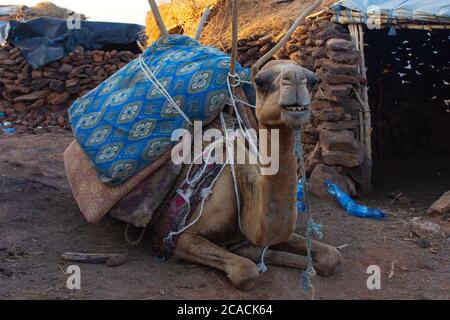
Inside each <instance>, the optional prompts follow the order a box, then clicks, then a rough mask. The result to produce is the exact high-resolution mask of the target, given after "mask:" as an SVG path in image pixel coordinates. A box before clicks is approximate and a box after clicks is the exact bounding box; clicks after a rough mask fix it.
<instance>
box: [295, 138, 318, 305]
mask: <svg viewBox="0 0 450 320" xmlns="http://www.w3.org/2000/svg"><path fill="white" fill-rule="evenodd" d="M294 152H295V157H296V158H297V159H299V160H300V171H301V175H302V178H303V180H304V182H305V192H304V201H305V206H306V211H305V212H306V214H307V216H308V224H307V232H306V249H307V257H306V258H307V261H308V267H307V269H306V271H305V272H303V273H302V275H301V282H302V285H303V290H304V291H305V292H307V293H308V292H309V293H310V297H311V300H314V298H315V289H314V286H313V285H312V282H311V278H312V277H314V276H316V274H317V273H316V270H315V269H314V265H313V257H312V237H313V236H317V237H318V238H319V239H322V238H323V232H322V225H321V224H317V223H316V222H314V219H313V216H312V213H311V207H310V205H309V184H308V180H307V179H306V169H305V159H304V152H303V146H302V130H301V129H297V130H296V134H295V151H294Z"/></svg>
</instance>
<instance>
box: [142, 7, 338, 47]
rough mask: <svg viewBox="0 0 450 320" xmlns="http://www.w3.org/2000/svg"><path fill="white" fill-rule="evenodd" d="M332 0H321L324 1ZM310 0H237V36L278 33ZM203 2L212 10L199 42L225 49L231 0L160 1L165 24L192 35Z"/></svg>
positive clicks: (152, 34)
mask: <svg viewBox="0 0 450 320" xmlns="http://www.w3.org/2000/svg"><path fill="white" fill-rule="evenodd" d="M335 1H336V0H324V5H328V4H330V3H332V2H335ZM312 2H313V0H240V1H239V3H240V7H239V39H247V38H250V37H251V36H255V35H268V34H271V35H273V36H274V37H277V36H278V35H280V34H282V33H283V32H284V31H285V30H286V26H289V25H290V24H291V23H292V22H293V21H294V20H295V19H296V18H297V17H298V16H299V15H300V14H301V12H302V9H303V8H305V7H306V6H307V5H309V4H311V3H312ZM206 6H212V7H214V8H213V11H212V14H211V16H210V18H209V20H208V24H207V25H206V27H205V30H204V32H203V34H202V39H201V41H202V43H204V44H207V45H213V46H216V47H218V48H220V49H223V50H226V49H229V48H230V46H231V27H230V24H231V23H230V18H231V17H230V16H231V0H172V2H171V3H169V4H163V5H160V6H159V8H160V11H161V15H162V17H163V19H164V21H165V23H166V26H167V27H168V28H169V29H172V30H173V31H180V30H181V29H182V30H183V31H184V34H187V35H190V36H193V35H194V34H195V31H196V29H197V26H198V23H199V21H200V18H201V15H202V13H203V11H204V9H205V8H206ZM147 35H148V36H149V40H150V41H149V43H151V42H153V41H154V40H155V39H157V38H158V37H159V32H158V31H157V27H156V24H155V22H154V19H153V16H152V14H151V12H149V13H148V16H147Z"/></svg>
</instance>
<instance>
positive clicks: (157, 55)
mask: <svg viewBox="0 0 450 320" xmlns="http://www.w3.org/2000/svg"><path fill="white" fill-rule="evenodd" d="M142 58H143V60H144V62H145V64H146V65H147V66H148V67H149V68H150V70H151V71H152V72H153V74H154V75H155V76H156V78H157V79H158V81H159V82H160V83H161V84H162V85H163V86H164V88H165V89H166V90H167V92H168V93H169V94H170V96H171V97H172V98H173V100H174V101H175V102H176V104H177V105H178V106H179V107H180V108H181V109H182V110H183V112H184V113H185V114H186V115H187V116H188V117H189V119H190V120H191V121H192V122H194V121H203V123H204V125H206V124H208V123H210V122H211V121H212V120H214V119H215V118H216V117H217V116H218V115H219V112H220V111H221V110H222V108H223V107H224V105H225V103H226V100H227V98H228V95H229V94H228V87H227V77H228V72H229V68H230V57H229V56H228V55H226V54H225V53H223V52H221V51H219V50H217V49H215V48H212V47H205V46H202V45H201V44H200V43H199V42H198V41H196V40H194V39H192V38H189V37H187V36H183V35H171V36H169V37H163V38H161V39H159V40H158V41H157V42H155V43H154V44H153V45H152V46H151V47H149V48H148V49H147V50H146V51H145V52H144V53H143V54H142ZM237 72H238V73H239V76H240V77H241V79H243V80H249V77H250V70H249V69H244V68H242V67H241V66H239V65H238V68H237ZM69 119H70V123H71V125H72V128H73V132H74V135H75V138H76V140H77V142H78V143H79V145H80V146H81V148H82V149H83V151H84V152H85V153H86V154H87V156H88V157H89V159H90V160H91V162H92V164H93V165H94V167H95V168H96V170H97V171H98V174H99V178H100V180H101V181H102V182H103V183H105V184H107V185H111V186H117V185H120V184H122V183H124V182H125V181H127V180H128V179H129V178H131V177H133V176H134V175H136V174H137V173H139V172H140V171H141V170H143V169H144V168H146V167H147V166H149V165H151V164H152V163H153V162H154V161H155V160H157V159H158V158H159V157H160V156H161V155H162V154H164V152H166V151H167V150H170V149H171V148H172V147H173V146H174V145H175V144H176V143H177V142H175V141H171V136H172V132H173V131H174V130H176V129H180V128H188V126H189V124H188V123H187V121H186V120H185V119H184V118H183V117H182V116H181V115H180V114H179V113H178V111H177V110H176V109H175V108H173V107H172V105H171V104H170V103H169V102H168V101H167V99H166V98H165V97H164V96H163V95H162V94H161V93H160V91H159V90H158V89H157V88H156V87H155V86H154V85H152V83H151V82H150V81H149V80H148V79H147V77H146V76H145V74H144V72H143V71H142V69H141V67H140V64H139V61H138V60H134V61H132V62H130V63H129V64H128V65H127V66H125V67H124V68H122V69H121V70H119V71H118V72H117V73H115V74H114V75H113V76H112V77H110V78H108V79H107V80H105V81H104V82H103V83H101V84H100V85H99V86H98V87H97V88H95V89H94V90H92V91H90V92H88V93H87V94H86V95H85V96H83V97H82V98H80V99H78V100H76V101H75V102H74V104H73V105H72V106H71V108H70V110H69Z"/></svg>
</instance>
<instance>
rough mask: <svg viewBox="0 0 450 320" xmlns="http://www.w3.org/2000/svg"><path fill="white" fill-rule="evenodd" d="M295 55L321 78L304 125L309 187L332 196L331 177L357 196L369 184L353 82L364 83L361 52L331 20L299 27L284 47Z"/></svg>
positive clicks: (343, 30)
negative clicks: (327, 183)
mask: <svg viewBox="0 0 450 320" xmlns="http://www.w3.org/2000/svg"><path fill="white" fill-rule="evenodd" d="M285 54H286V55H287V57H289V58H290V59H291V60H294V61H297V62H298V63H299V64H301V65H302V66H304V67H306V68H308V69H310V70H312V71H315V72H316V74H317V75H318V77H319V79H320V82H319V85H318V88H317V90H316V92H315V93H314V96H313V102H312V104H311V111H312V122H311V125H309V126H308V127H307V128H305V130H304V134H303V136H304V138H303V144H304V145H305V150H306V152H307V173H308V174H309V175H310V190H311V192H312V193H313V194H314V195H315V196H317V197H319V198H322V199H328V198H330V196H329V194H328V192H327V190H326V187H325V184H324V181H325V180H327V179H330V180H332V181H333V182H334V183H336V184H338V185H339V186H340V187H341V188H342V189H343V190H344V191H345V192H347V193H348V194H350V195H352V196H355V195H357V194H358V193H359V192H360V191H362V190H366V189H367V188H368V187H369V186H370V178H368V177H370V170H371V168H370V165H369V164H368V160H367V159H366V156H365V151H364V147H363V144H362V143H361V142H360V141H359V130H360V129H359V127H360V121H359V118H360V110H361V106H360V104H359V103H358V101H357V100H356V98H354V97H353V88H354V87H355V86H357V85H358V84H360V83H361V80H362V79H361V75H360V73H359V59H360V54H359V53H358V52H357V51H356V50H355V47H354V44H353V42H352V39H351V36H350V34H349V32H348V30H347V29H346V28H345V27H343V26H341V25H337V24H333V23H331V22H330V21H322V22H320V23H318V24H316V23H311V22H309V23H307V24H306V25H303V26H301V27H299V28H298V29H297V30H296V32H295V33H294V35H293V37H292V39H291V41H289V43H288V44H287V45H286V47H285Z"/></svg>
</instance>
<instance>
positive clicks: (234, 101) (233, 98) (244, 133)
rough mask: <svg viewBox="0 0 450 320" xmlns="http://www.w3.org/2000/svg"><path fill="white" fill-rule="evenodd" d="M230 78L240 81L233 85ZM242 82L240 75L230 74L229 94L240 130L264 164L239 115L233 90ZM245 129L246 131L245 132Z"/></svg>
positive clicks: (228, 80) (228, 78) (228, 79)
mask: <svg viewBox="0 0 450 320" xmlns="http://www.w3.org/2000/svg"><path fill="white" fill-rule="evenodd" d="M230 78H235V79H236V78H237V80H238V81H236V82H235V84H234V85H232V84H231V83H230ZM241 82H243V80H241V78H240V77H239V75H237V74H234V75H232V74H230V73H228V77H227V85H228V93H229V95H230V99H231V105H232V107H233V109H234V113H235V114H236V119H237V122H238V124H239V129H240V131H241V133H242V134H243V136H244V137H245V139H246V140H247V141H248V142H249V145H250V149H251V151H252V152H253V153H254V154H256V155H257V157H258V160H259V161H261V162H262V157H261V154H260V153H259V150H258V147H257V146H256V144H257V142H255V140H254V139H253V137H252V136H251V135H250V134H248V132H247V131H248V128H245V125H244V120H242V117H241V114H240V113H239V111H238V108H237V104H236V96H235V95H234V93H233V90H232V88H234V87H237V86H239V85H240V83H241ZM244 128H245V129H246V130H244Z"/></svg>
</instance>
